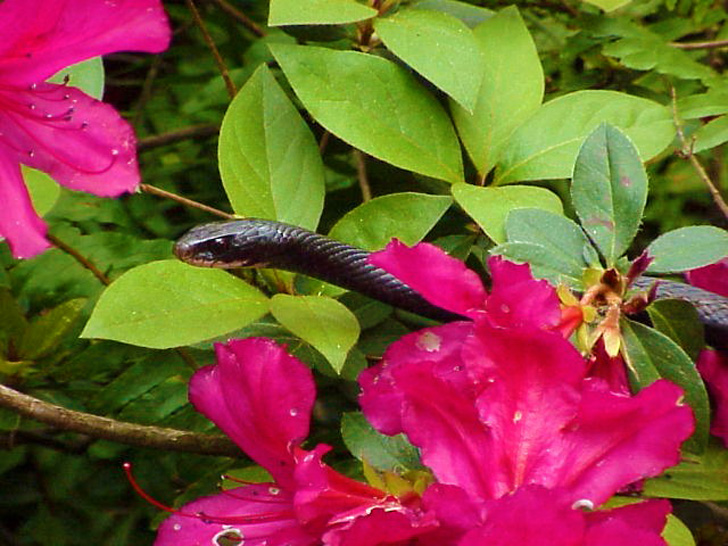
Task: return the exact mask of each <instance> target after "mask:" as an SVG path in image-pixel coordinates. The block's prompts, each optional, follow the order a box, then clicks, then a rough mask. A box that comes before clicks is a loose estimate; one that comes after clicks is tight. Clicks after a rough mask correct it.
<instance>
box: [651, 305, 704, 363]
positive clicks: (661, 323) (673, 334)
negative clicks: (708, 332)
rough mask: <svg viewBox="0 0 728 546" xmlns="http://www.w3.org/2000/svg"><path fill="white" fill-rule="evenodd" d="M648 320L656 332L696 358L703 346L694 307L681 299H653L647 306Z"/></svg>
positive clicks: (700, 329)
mask: <svg viewBox="0 0 728 546" xmlns="http://www.w3.org/2000/svg"><path fill="white" fill-rule="evenodd" d="M647 313H649V315H650V320H651V321H652V324H653V325H654V327H655V329H656V330H657V331H658V332H661V333H663V334H665V335H666V336H667V337H669V338H670V339H671V340H673V341H674V342H675V343H677V344H678V345H679V346H680V347H681V348H682V350H683V351H685V352H686V353H687V354H688V356H689V357H690V358H691V359H693V360H696V359H697V358H698V353H700V351H701V350H702V349H703V347H704V346H705V334H704V331H703V330H704V328H703V324H702V323H701V322H700V320H699V319H698V312H697V311H696V310H695V307H693V306H692V304H690V303H688V302H687V301H683V300H673V299H664V300H655V301H653V302H652V303H651V304H650V305H649V306H648V307H647Z"/></svg>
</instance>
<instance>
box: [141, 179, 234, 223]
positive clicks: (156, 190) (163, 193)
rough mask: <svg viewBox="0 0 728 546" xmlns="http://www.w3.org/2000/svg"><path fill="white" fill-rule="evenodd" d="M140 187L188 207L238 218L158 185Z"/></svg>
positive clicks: (222, 216)
mask: <svg viewBox="0 0 728 546" xmlns="http://www.w3.org/2000/svg"><path fill="white" fill-rule="evenodd" d="M139 189H140V190H142V191H143V192H145V193H151V194H152V195H158V196H159V197H165V198H167V199H172V200H173V201H177V202H178V203H182V204H183V205H186V206H188V207H193V208H196V209H199V210H204V211H205V212H209V213H210V214H214V215H216V216H220V217H221V218H226V219H228V220H232V219H234V218H236V216H235V215H234V214H230V213H229V212H225V211H222V210H219V209H216V208H215V207H210V206H208V205H204V204H202V203H198V202H197V201H193V200H192V199H187V198H186V197H182V196H181V195H177V194H176V193H172V192H170V191H167V190H163V189H162V188H158V187H156V186H151V185H149V184H139Z"/></svg>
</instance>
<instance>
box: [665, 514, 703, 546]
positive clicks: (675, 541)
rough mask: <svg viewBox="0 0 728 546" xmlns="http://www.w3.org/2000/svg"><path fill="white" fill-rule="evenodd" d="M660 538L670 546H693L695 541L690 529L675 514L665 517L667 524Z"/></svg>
mask: <svg viewBox="0 0 728 546" xmlns="http://www.w3.org/2000/svg"><path fill="white" fill-rule="evenodd" d="M662 538H664V539H665V541H666V542H667V543H668V544H669V545H670V546H695V539H694V538H693V534H692V533H691V532H690V529H689V528H688V526H687V525H685V524H684V523H683V522H682V521H680V520H679V519H678V518H677V517H676V516H675V514H668V515H667V524H666V525H665V529H663V531H662Z"/></svg>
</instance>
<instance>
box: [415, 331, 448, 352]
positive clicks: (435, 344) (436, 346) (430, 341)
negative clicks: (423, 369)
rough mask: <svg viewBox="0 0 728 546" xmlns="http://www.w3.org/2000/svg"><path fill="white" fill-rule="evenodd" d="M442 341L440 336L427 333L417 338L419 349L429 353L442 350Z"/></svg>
mask: <svg viewBox="0 0 728 546" xmlns="http://www.w3.org/2000/svg"><path fill="white" fill-rule="evenodd" d="M441 344H442V339H441V338H440V336H438V335H436V334H433V333H432V332H425V333H424V334H422V335H421V336H420V337H419V338H417V343H416V345H417V348H418V349H421V350H423V351H427V352H428V353H433V352H435V351H439V350H440V345H441Z"/></svg>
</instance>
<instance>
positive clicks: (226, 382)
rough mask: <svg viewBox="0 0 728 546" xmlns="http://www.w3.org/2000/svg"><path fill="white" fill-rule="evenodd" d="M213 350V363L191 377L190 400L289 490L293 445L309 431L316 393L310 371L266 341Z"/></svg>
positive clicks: (232, 343)
mask: <svg viewBox="0 0 728 546" xmlns="http://www.w3.org/2000/svg"><path fill="white" fill-rule="evenodd" d="M215 350H216V353H217V365H216V366H207V367H205V368H202V369H200V370H198V371H197V372H196V373H195V375H194V376H193V377H192V379H191V380H190V394H189V396H190V401H191V402H192V403H193V404H194V406H195V407H196V408H197V409H198V410H199V411H200V412H202V413H204V414H205V415H206V416H207V417H208V418H209V419H210V420H211V421H213V422H214V423H215V424H216V425H217V426H218V427H220V428H221V429H222V430H223V431H224V432H225V433H226V434H228V436H230V438H232V440H233V441H234V442H235V443H236V444H238V445H239V446H240V447H241V448H242V449H243V451H245V452H246V453H247V454H248V455H249V456H250V457H251V458H252V459H253V460H255V461H256V462H257V463H258V464H260V465H261V466H263V467H265V468H266V470H268V471H269V472H270V473H271V475H272V476H273V477H274V479H275V481H276V482H277V483H279V484H281V487H283V488H284V489H290V487H292V486H293V470H294V465H295V461H294V457H293V454H292V449H293V447H295V446H296V445H297V444H299V443H300V442H301V441H302V440H303V439H304V438H306V436H307V435H308V427H309V420H310V417H311V409H312V408H313V402H314V397H315V392H314V383H313V376H312V374H311V371H310V370H309V369H308V368H307V367H306V366H305V365H304V364H303V363H302V362H301V361H300V360H298V359H297V358H295V357H293V356H291V355H289V354H288V353H286V351H285V350H284V349H283V348H282V347H280V346H279V345H278V344H276V343H275V342H274V341H272V340H269V339H263V338H249V339H234V340H231V341H229V342H228V343H227V344H225V345H222V344H218V345H216V346H215Z"/></svg>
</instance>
